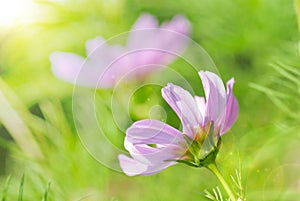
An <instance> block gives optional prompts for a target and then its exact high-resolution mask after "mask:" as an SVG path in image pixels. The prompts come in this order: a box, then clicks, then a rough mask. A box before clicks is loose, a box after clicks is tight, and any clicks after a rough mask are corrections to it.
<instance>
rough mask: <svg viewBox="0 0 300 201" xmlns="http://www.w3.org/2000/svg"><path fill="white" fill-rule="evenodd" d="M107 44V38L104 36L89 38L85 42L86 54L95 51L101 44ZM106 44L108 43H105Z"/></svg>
mask: <svg viewBox="0 0 300 201" xmlns="http://www.w3.org/2000/svg"><path fill="white" fill-rule="evenodd" d="M102 45H105V40H104V39H103V38H102V37H99V36H98V37H96V38H93V39H90V40H88V41H87V42H86V43H85V48H86V54H87V55H90V54H91V53H93V52H94V51H95V50H96V49H97V48H99V46H102ZM105 46H106V45H105Z"/></svg>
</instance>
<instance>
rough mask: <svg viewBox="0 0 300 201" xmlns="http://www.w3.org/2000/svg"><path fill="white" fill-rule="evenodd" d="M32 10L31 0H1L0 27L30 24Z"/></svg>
mask: <svg viewBox="0 0 300 201" xmlns="http://www.w3.org/2000/svg"><path fill="white" fill-rule="evenodd" d="M32 8H33V2H32V1H31V0H0V26H10V25H13V24H15V23H17V24H20V23H27V22H29V21H30V20H31V18H32Z"/></svg>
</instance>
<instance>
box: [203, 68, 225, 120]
mask: <svg viewBox="0 0 300 201" xmlns="http://www.w3.org/2000/svg"><path fill="white" fill-rule="evenodd" d="M199 75H200V78H201V80H202V84H203V88H204V92H205V97H206V110H205V120H204V124H206V123H207V121H214V122H216V121H217V120H218V118H219V117H220V116H222V114H223V112H225V106H226V92H225V87H224V84H223V82H222V80H221V78H220V77H219V76H217V75H216V74H214V73H211V72H208V71H200V72H199Z"/></svg>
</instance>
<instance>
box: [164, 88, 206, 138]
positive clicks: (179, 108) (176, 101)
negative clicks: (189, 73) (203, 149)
mask: <svg viewBox="0 0 300 201" xmlns="http://www.w3.org/2000/svg"><path fill="white" fill-rule="evenodd" d="M162 96H163V98H164V99H165V101H166V102H167V103H168V104H169V105H170V107H171V108H172V109H173V110H174V111H175V112H176V114H177V116H178V117H179V118H180V120H181V122H182V126H183V133H184V134H187V135H189V136H190V137H191V138H194V137H195V130H196V129H197V128H198V126H199V124H200V123H201V122H202V117H201V114H200V111H199V109H198V107H197V104H196V101H195V99H194V98H193V97H192V95H191V94H190V93H189V92H188V91H186V90H184V89H182V88H181V87H179V86H176V85H174V84H168V85H167V86H166V87H164V88H163V89H162Z"/></svg>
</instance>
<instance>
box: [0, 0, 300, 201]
mask: <svg viewBox="0 0 300 201" xmlns="http://www.w3.org/2000/svg"><path fill="white" fill-rule="evenodd" d="M24 1H25V0H24ZM1 2H2V0H1ZM4 2H5V1H4ZM34 4H35V7H34V8H33V9H34V10H29V13H30V15H32V16H31V18H30V20H29V21H28V22H27V21H25V22H23V21H22V19H16V20H14V21H13V22H11V23H9V24H7V23H3V24H0V76H1V80H0V92H1V93H0V110H1V111H2V112H1V111H0V122H1V123H2V125H0V139H1V140H0V145H1V151H0V173H1V177H0V178H1V182H0V184H1V185H0V187H1V189H0V190H1V191H0V198H1V196H3V197H5V198H6V200H17V199H18V196H19V190H20V188H19V186H20V183H21V184H22V182H21V180H22V179H21V178H22V175H23V174H24V184H22V185H21V186H22V188H23V200H30V201H32V200H42V199H43V196H44V192H45V191H46V192H47V193H48V195H47V200H55V201H56V200H58V201H60V200H62V201H65V200H111V201H117V200H120V201H121V200H124V201H134V200H143V201H156V200H162V201H167V200H170V201H171V200H172V201H177V200H178V201H179V200H205V198H204V193H203V191H204V190H205V189H208V190H210V189H212V188H214V187H216V185H218V181H217V180H216V178H215V177H214V176H213V175H212V174H211V173H210V172H208V171H207V170H204V169H195V168H191V167H188V166H184V165H181V164H180V165H176V166H172V167H170V168H168V169H167V170H165V171H163V172H161V173H159V174H157V175H154V176H146V177H145V176H139V177H127V176H126V175H124V174H122V173H119V172H115V171H113V170H110V169H107V168H106V167H104V166H102V165H101V164H99V163H98V162H97V161H95V160H94V159H93V158H92V157H91V156H90V155H89V154H88V152H86V150H85V149H84V148H83V146H82V145H81V143H80V141H79V139H78V136H77V135H76V132H75V128H74V123H73V120H72V105H71V104H72V90H73V85H71V84H69V83H66V82H63V81H61V80H58V79H57V78H56V77H55V76H54V75H53V74H52V72H51V66H50V62H49V55H50V54H51V53H52V52H53V51H57V50H59V51H68V52H74V53H78V54H81V55H84V54H85V49H84V44H85V42H86V41H87V40H88V39H91V38H94V37H96V36H103V37H104V38H106V39H107V38H110V37H112V36H115V35H116V34H119V33H122V32H125V31H129V30H130V27H131V26H132V24H133V23H134V21H135V20H136V19H137V18H138V16H139V15H140V14H141V13H144V12H147V13H150V14H152V15H155V16H156V17H157V18H158V19H159V21H160V22H162V21H164V20H170V19H171V18H172V17H173V16H175V15H176V14H182V15H184V16H186V17H187V18H188V19H189V20H190V22H191V24H192V35H191V38H192V39H193V40H195V41H196V42H197V43H199V44H200V45H201V46H202V47H203V48H204V49H205V50H206V51H207V52H208V53H209V54H210V56H211V57H212V58H213V60H214V62H215V63H216V65H217V67H218V69H219V72H220V75H222V78H223V80H224V81H226V80H228V79H229V78H231V77H234V78H235V80H236V85H235V89H234V92H235V95H236V97H237V99H238V101H239V108H240V111H239V117H238V120H237V122H236V123H235V125H234V127H233V128H232V129H231V131H230V132H229V133H227V134H226V135H225V136H224V137H223V146H222V148H221V151H220V155H219V157H218V159H217V162H218V163H219V164H220V167H221V171H222V172H223V173H224V175H225V177H226V178H228V179H229V180H230V175H235V170H236V169H239V168H241V169H242V173H243V177H242V178H243V182H244V187H245V192H246V196H247V200H299V198H300V156H299V153H300V131H299V129H300V126H299V119H300V69H299V67H300V63H299V62H300V57H299V39H298V38H299V32H298V26H297V16H296V12H295V10H296V9H295V5H294V2H293V1H288V0H233V1H223V0H189V1H186V0H164V1H162V0H160V1H159V0H152V1H142V0H84V1H83V0H55V1H54V0H53V1H43V0H39V1H36V2H35V3H34ZM0 6H4V4H3V5H2V3H1V4H0ZM15 6H17V4H16V5H15ZM2 13H3V12H0V18H1V17H3V16H2V15H3V14H2ZM0 22H1V20H0ZM177 65H178V64H177ZM171 67H172V65H171ZM174 68H176V63H175V64H174ZM195 79H197V77H195ZM197 82H199V81H197ZM199 87H201V86H199ZM194 88H195V87H194ZM157 91H158V93H159V90H157ZM106 93H107V92H105V91H100V92H99V94H100V95H101V94H103V96H105V94H106ZM141 96H143V93H141ZM164 106H166V107H167V105H166V104H164ZM137 107H146V108H147V103H140V104H139V105H138V106H137ZM167 109H169V108H167ZM15 112H17V117H19V119H18V118H15ZM170 113H171V112H170ZM104 114H105V115H108V116H109V112H107V111H106V113H104ZM171 115H173V116H172V117H173V118H174V119H169V120H168V121H170V122H175V123H174V124H175V125H176V122H177V123H178V119H177V117H176V116H175V115H174V114H172V113H171ZM133 118H138V117H133ZM20 122H21V123H20ZM12 128H19V129H16V130H17V131H15V132H14V131H12V130H13V129H12ZM23 128H26V129H27V130H26V132H27V131H28V132H29V133H30V134H32V135H29V134H28V135H29V136H31V137H32V136H33V137H32V139H31V137H28V138H26V137H25V139H26V140H28V141H26V140H25V142H23V146H24V147H25V149H26V147H27V148H28V150H31V148H32V147H34V146H35V145H33V144H31V143H34V144H35V143H36V144H38V146H40V147H41V149H42V151H43V153H44V155H45V158H44V159H33V158H32V157H30V156H28V155H27V154H26V153H25V152H24V151H20V143H15V141H14V140H16V139H15V138H16V137H15V136H16V133H18V132H19V133H21V134H22V133H25V131H24V130H23ZM115 130H116V129H115V128H113V127H109V126H108V128H107V133H108V135H109V133H110V132H111V133H112V132H116V131H115ZM20 138H22V137H20ZM33 138H34V139H33ZM122 141H123V138H120V139H114V142H115V143H117V144H120V145H121V144H122V143H123V142H122ZM99 145H101V142H99ZM103 154H105V153H103ZM10 176H11V177H10ZM9 178H11V181H10V184H9V185H6V182H7V180H9ZM48 181H50V183H51V184H50V188H49V189H48V190H47V187H46V186H47V183H48ZM22 188H21V189H22ZM5 194H6V195H5ZM4 200H5V199H3V198H2V201H4Z"/></svg>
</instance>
